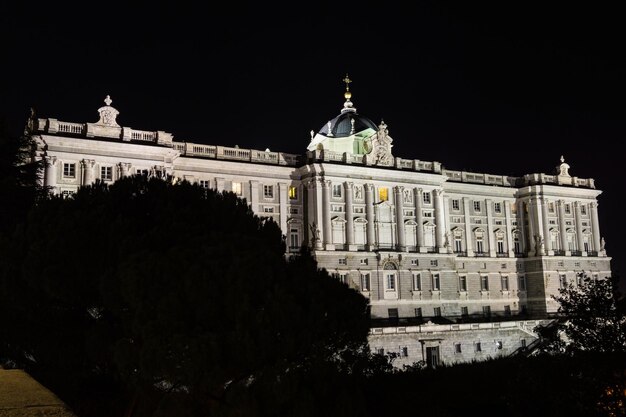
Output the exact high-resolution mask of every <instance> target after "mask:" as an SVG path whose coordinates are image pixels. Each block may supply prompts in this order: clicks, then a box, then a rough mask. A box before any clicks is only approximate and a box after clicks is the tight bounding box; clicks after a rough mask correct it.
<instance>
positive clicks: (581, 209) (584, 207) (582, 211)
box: [580, 204, 587, 215]
mask: <svg viewBox="0 0 626 417" xmlns="http://www.w3.org/2000/svg"><path fill="white" fill-rule="evenodd" d="M580 214H582V215H586V214H587V206H586V205H584V204H581V205H580Z"/></svg>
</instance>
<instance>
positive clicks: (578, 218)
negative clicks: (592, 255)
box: [574, 201, 587, 256]
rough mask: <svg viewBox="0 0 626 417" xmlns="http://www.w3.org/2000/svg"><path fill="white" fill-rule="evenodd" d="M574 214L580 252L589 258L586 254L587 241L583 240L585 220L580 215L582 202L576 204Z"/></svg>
mask: <svg viewBox="0 0 626 417" xmlns="http://www.w3.org/2000/svg"><path fill="white" fill-rule="evenodd" d="M574 210H575V211H574V214H575V215H576V239H577V240H578V250H579V251H580V253H582V255H583V256H587V252H585V241H584V239H583V220H582V217H581V213H580V202H579V201H576V202H574Z"/></svg>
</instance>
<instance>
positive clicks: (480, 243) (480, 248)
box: [476, 239, 485, 253]
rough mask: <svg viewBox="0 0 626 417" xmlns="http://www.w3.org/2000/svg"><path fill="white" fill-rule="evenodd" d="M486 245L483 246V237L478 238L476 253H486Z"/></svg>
mask: <svg viewBox="0 0 626 417" xmlns="http://www.w3.org/2000/svg"><path fill="white" fill-rule="evenodd" d="M484 249H485V248H484V246H483V240H482V239H477V240H476V253H484Z"/></svg>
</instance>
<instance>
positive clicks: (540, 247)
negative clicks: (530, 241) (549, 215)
mask: <svg viewBox="0 0 626 417" xmlns="http://www.w3.org/2000/svg"><path fill="white" fill-rule="evenodd" d="M535 244H536V246H537V250H536V252H537V253H543V236H541V235H535Z"/></svg>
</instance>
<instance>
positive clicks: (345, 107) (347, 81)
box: [341, 73, 356, 113]
mask: <svg viewBox="0 0 626 417" xmlns="http://www.w3.org/2000/svg"><path fill="white" fill-rule="evenodd" d="M342 81H343V82H344V83H345V84H346V91H345V93H343V96H344V97H345V99H346V102H345V103H343V109H341V112H342V113H345V112H347V111H350V112H354V113H356V109H355V108H354V107H352V101H350V99H351V98H352V93H351V92H350V83H351V82H352V80H351V79H350V77H349V76H348V73H346V76H345V78H344V79H343V80H342Z"/></svg>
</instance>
